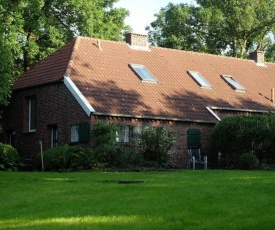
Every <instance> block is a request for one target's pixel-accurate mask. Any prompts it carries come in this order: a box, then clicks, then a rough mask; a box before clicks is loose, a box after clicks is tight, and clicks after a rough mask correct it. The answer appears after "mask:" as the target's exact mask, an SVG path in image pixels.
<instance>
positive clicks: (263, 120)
mask: <svg viewBox="0 0 275 230" xmlns="http://www.w3.org/2000/svg"><path fill="white" fill-rule="evenodd" d="M274 142H275V115H274V114H271V113H268V114H266V115H253V116H233V117H227V118H224V119H223V120H222V121H220V122H219V123H218V124H217V125H216V126H215V128H214V130H213V134H212V143H213V146H214V148H215V149H216V151H217V153H220V158H219V161H218V166H219V167H221V168H229V169H234V168H239V166H240V164H239V161H240V156H241V155H242V154H243V153H253V154H254V155H255V156H256V157H257V158H258V159H259V161H260V162H266V163H267V162H268V163H269V164H274V162H275V144H274Z"/></svg>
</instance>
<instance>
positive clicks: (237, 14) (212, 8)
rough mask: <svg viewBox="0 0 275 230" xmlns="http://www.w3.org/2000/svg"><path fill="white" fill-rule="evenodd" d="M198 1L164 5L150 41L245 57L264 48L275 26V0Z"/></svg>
mask: <svg viewBox="0 0 275 230" xmlns="http://www.w3.org/2000/svg"><path fill="white" fill-rule="evenodd" d="M197 4H198V5H197V6H189V5H185V4H171V3H170V4H169V5H168V6H167V7H165V8H162V9H161V10H160V12H159V13H157V14H156V15H155V16H156V17H157V19H156V20H155V21H154V22H152V23H151V27H148V28H147V30H148V32H149V39H150V41H151V42H152V43H153V44H156V45H160V46H165V47H171V48H179V49H187V50H194V51H201V52H209V53H219V54H221V53H226V54H227V55H230V56H234V57H241V58H245V57H246V55H247V52H248V51H250V50H255V49H259V50H263V49H264V47H265V46H267V45H268V44H267V43H266V42H265V41H266V36H268V35H269V34H270V32H272V31H273V32H274V30H275V13H274V12H275V11H274V9H275V0H243V1H238V0H220V1H216V0H197ZM167 41H169V42H167ZM179 44H181V45H179Z"/></svg>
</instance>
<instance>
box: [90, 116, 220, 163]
mask: <svg viewBox="0 0 275 230" xmlns="http://www.w3.org/2000/svg"><path fill="white" fill-rule="evenodd" d="M99 120H101V121H103V122H105V123H112V124H115V125H130V126H150V127H167V128H171V129H173V130H174V131H175V133H176V139H177V141H176V143H175V144H174V146H173V150H174V152H175V154H174V156H173V159H172V160H173V162H174V163H175V164H176V166H177V167H179V168H186V167H187V164H186V162H187V150H188V144H187V130H188V129H200V130H201V131H202V149H201V152H202V153H203V154H205V155H207V156H208V158H209V161H210V162H209V163H210V166H211V160H212V159H213V162H214V161H215V160H216V159H214V158H215V157H216V156H215V155H216V154H215V152H213V150H212V149H211V143H210V136H211V131H212V129H213V127H214V125H211V124H199V123H189V122H188V123H187V122H175V121H158V120H147V119H132V118H120V117H103V116H92V117H91V126H93V125H94V124H96V122H97V121H99Z"/></svg>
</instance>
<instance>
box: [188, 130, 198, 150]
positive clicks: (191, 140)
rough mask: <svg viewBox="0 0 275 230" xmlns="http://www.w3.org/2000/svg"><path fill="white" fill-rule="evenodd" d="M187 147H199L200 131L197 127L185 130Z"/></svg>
mask: <svg viewBox="0 0 275 230" xmlns="http://www.w3.org/2000/svg"><path fill="white" fill-rule="evenodd" d="M187 141H188V148H200V147H201V131H200V130H199V129H188V130H187Z"/></svg>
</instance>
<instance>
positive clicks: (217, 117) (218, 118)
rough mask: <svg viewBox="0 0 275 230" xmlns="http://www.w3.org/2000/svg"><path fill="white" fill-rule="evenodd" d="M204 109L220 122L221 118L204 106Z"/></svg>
mask: <svg viewBox="0 0 275 230" xmlns="http://www.w3.org/2000/svg"><path fill="white" fill-rule="evenodd" d="M206 109H207V110H208V111H209V112H210V113H211V114H212V115H213V116H214V117H215V118H216V119H217V120H218V121H220V120H221V118H220V117H219V116H218V115H217V114H216V113H215V112H214V111H213V110H212V109H211V108H210V107H208V106H206Z"/></svg>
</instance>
